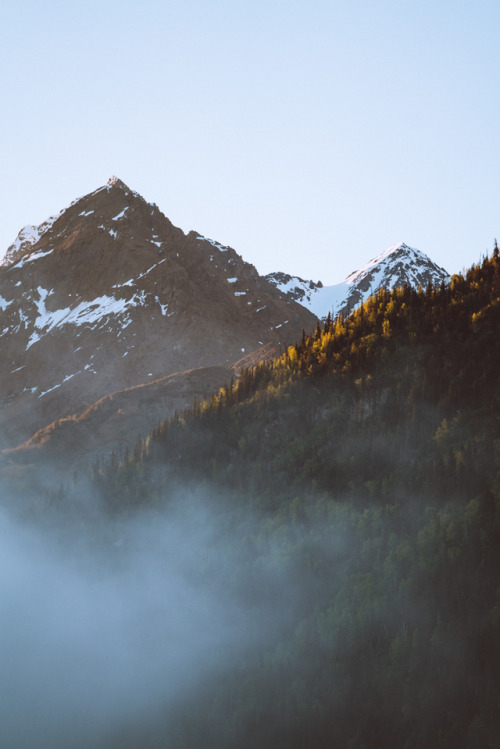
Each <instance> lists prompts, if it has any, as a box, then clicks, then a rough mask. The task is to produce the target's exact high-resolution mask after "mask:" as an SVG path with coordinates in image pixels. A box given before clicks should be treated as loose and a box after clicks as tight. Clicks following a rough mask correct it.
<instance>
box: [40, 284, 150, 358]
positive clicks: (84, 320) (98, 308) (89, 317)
mask: <svg viewBox="0 0 500 749" xmlns="http://www.w3.org/2000/svg"><path fill="white" fill-rule="evenodd" d="M37 291H38V299H37V300H35V305H36V307H37V313H38V314H37V317H36V319H35V321H34V327H35V330H34V332H33V333H32V335H31V337H30V339H29V341H28V344H27V346H26V348H27V349H28V348H30V347H31V346H32V345H33V344H34V343H36V342H37V341H39V340H40V338H41V336H42V335H46V334H47V333H50V331H51V330H53V329H54V328H56V327H60V326H61V325H70V324H72V325H94V324H96V323H100V322H105V321H107V320H108V319H109V318H110V317H111V316H113V317H116V316H118V315H122V316H123V315H124V313H126V311H127V310H128V309H129V308H131V307H135V306H144V304H145V302H146V298H145V292H144V291H141V292H136V293H135V294H134V295H133V297H132V298H131V299H128V300H127V299H116V298H115V297H113V296H107V295H103V296H100V297H96V298H95V299H92V300H91V301H82V302H80V303H79V304H77V305H76V306H74V307H63V308H61V309H55V310H48V309H47V306H46V300H47V299H48V297H50V296H51V294H53V290H50V291H49V290H47V289H43V288H42V287H41V286H39V287H38V289H37ZM129 322H130V320H128V318H127V316H126V315H125V316H124V317H123V320H122V328H124V327H126V326H127V324H128V323H129Z"/></svg>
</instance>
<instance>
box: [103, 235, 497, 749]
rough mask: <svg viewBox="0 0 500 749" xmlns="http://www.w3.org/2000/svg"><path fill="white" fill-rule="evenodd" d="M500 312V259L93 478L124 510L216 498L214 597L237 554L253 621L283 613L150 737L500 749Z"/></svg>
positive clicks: (299, 352) (328, 342)
mask: <svg viewBox="0 0 500 749" xmlns="http://www.w3.org/2000/svg"><path fill="white" fill-rule="evenodd" d="M499 313H500V258H499V253H498V250H497V249H495V252H494V254H493V256H492V257H491V258H489V259H485V260H484V261H483V263H482V264H481V265H480V266H479V265H478V266H475V267H473V268H471V269H470V270H469V271H468V272H467V273H466V274H465V275H463V276H462V275H460V276H453V278H452V281H451V284H450V285H449V286H445V285H444V284H443V285H442V286H441V287H440V288H431V287H429V288H427V289H426V290H419V291H418V292H416V291H413V290H411V289H410V288H400V289H397V290H395V291H393V292H392V293H389V292H386V291H381V292H379V293H378V295H377V296H376V297H373V298H371V299H370V300H369V301H368V302H367V303H365V304H364V305H363V306H362V307H361V308H360V309H359V310H358V311H356V312H355V313H354V314H352V315H351V316H350V317H348V318H347V319H343V318H342V317H340V318H338V319H336V320H334V321H331V320H328V321H327V322H326V324H325V326H324V328H323V329H321V328H320V327H319V326H318V328H317V329H316V331H315V333H314V334H312V335H309V336H308V335H305V334H304V336H303V338H302V340H301V341H299V342H297V343H296V345H295V346H292V347H290V348H289V349H288V351H287V352H286V353H284V354H283V355H282V356H281V357H280V358H279V359H277V360H274V361H271V362H267V363H263V364H260V365H259V366H257V367H256V368H254V369H252V370H245V371H243V372H242V373H241V376H240V378H239V379H238V381H237V382H236V383H230V384H228V385H227V386H226V387H225V388H223V389H222V390H221V391H220V393H219V394H218V395H217V396H214V397H213V398H212V399H211V401H210V402H206V403H195V404H194V406H193V408H192V409H191V410H189V411H188V412H185V413H183V414H181V415H177V416H176V417H175V418H174V419H171V420H169V421H168V422H165V423H164V424H161V425H159V426H158V428H157V429H156V430H155V432H154V433H153V434H152V435H151V436H150V437H149V438H148V439H147V440H145V441H141V440H138V442H137V445H136V449H135V451H134V454H133V455H127V456H126V457H125V458H124V459H123V458H122V459H121V462H119V459H118V458H117V457H116V456H114V457H113V458H112V460H111V461H109V462H108V463H107V464H105V465H103V466H98V465H97V466H95V468H94V470H93V477H94V481H95V483H96V485H97V486H98V487H99V491H100V493H101V496H102V497H103V499H104V501H105V502H106V504H107V506H108V508H109V510H110V511H111V512H112V513H115V512H119V511H123V510H124V509H126V511H128V512H132V511H134V512H136V511H137V510H138V508H140V507H142V506H149V507H151V506H154V507H160V508H161V507H167V508H168V507H169V506H171V505H172V504H175V503H176V502H180V501H182V497H183V496H184V497H185V496H186V495H187V494H189V493H190V492H196V491H198V492H200V491H207V492H210V496H211V497H212V500H211V503H212V511H213V512H214V513H215V514H216V515H217V517H218V518H219V520H220V521H221V522H222V523H223V527H224V529H225V531H226V532H225V533H224V534H221V537H220V538H219V539H218V540H217V539H214V540H213V541H212V542H211V543H212V545H211V544H208V546H207V547H206V548H204V549H203V551H202V552H200V553H201V555H202V558H203V560H204V561H203V565H202V566H203V570H204V574H206V579H207V585H220V584H221V580H220V579H217V574H218V567H217V564H216V563H215V561H214V559H215V556H217V558H220V556H221V555H222V556H223V557H224V558H225V560H226V561H227V560H229V561H230V568H231V573H230V574H229V573H227V572H226V573H225V578H224V580H223V585H224V586H227V589H228V590H229V591H231V592H232V593H235V592H237V594H238V596H240V597H241V599H242V600H243V601H244V602H245V606H246V607H248V612H249V616H250V614H252V615H253V614H255V612H256V611H257V612H260V611H262V612H264V611H266V612H267V614H266V616H269V610H268V609H269V604H270V601H272V602H273V603H274V606H275V611H276V614H278V613H280V612H281V613H283V611H285V610H286V615H284V614H283V618H282V620H280V624H279V625H278V624H276V626H270V627H269V636H268V637H267V638H266V639H265V643H264V644H263V645H262V646H261V647H260V649H257V650H255V649H254V650H252V653H251V654H250V655H249V654H246V655H245V656H241V657H240V658H236V659H235V660H234V661H233V662H231V663H230V664H229V665H226V666H225V667H224V668H223V669H222V668H221V671H222V673H221V674H219V676H218V678H217V679H213V680H210V681H208V682H207V683H206V684H204V685H202V686H200V688H199V691H198V692H197V694H196V695H195V696H194V697H192V698H191V699H189V700H187V701H185V703H184V704H183V706H182V709H180V710H179V709H177V710H176V712H175V714H168V713H167V712H166V713H165V715H166V716H167V717H165V719H164V720H162V719H161V718H159V720H158V725H156V724H155V726H154V729H153V728H151V727H150V729H149V730H150V732H151V733H150V734H148V730H144V732H143V733H141V735H140V739H141V745H142V746H155V747H156V746H168V747H169V748H171V747H186V748H187V747H194V746H201V745H204V746H213V747H234V746H242V747H249V748H250V747H252V749H253V748H254V747H257V746H258V747H269V748H270V749H271V747H273V749H275V748H276V747H283V748H284V747H287V748H290V747H297V749H298V748H299V747H300V748H301V749H302V748H305V747H310V748H313V749H315V748H316V747H318V748H319V747H343V748H344V747H353V748H355V749H362V748H363V747H370V749H373V748H374V747H380V748H381V749H382V748H384V749H387V747H398V749H399V748H401V747H407V748H410V747H411V748H413V747H433V748H434V747H450V748H451V747H453V749H457V748H458V747H470V748H471V749H472V748H473V747H474V748H475V747H479V746H481V747H493V746H496V745H497V741H498V728H499V717H498V716H499V714H500V713H499V710H500V577H499V572H500V514H499V510H500V460H499V459H500V433H499V395H500V392H499V387H498V374H499V372H500V350H499V346H498V335H499V332H500V324H499V322H500V314H499ZM200 487H201V489H200ZM250 517H251V520H249V518H250ZM215 549H217V553H216V554H215V551H214V550H215ZM284 571H286V572H284ZM280 575H283V577H282V578H281V577H280ZM277 580H282V584H281V583H279V582H277ZM290 596H292V599H293V602H292V603H291V602H290ZM263 616H264V614H263ZM153 734H154V736H155V737H156V739H153V738H151V737H152V736H153ZM148 736H149V738H148ZM158 737H161V739H160V741H159V743H155V740H157V739H158ZM167 737H168V740H167ZM136 738H137V737H136ZM148 740H150V741H151V743H149V744H148V743H147V742H148ZM162 741H163V743H161V742H162ZM120 745H121V746H122V745H123V744H120Z"/></svg>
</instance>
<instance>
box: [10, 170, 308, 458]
mask: <svg viewBox="0 0 500 749" xmlns="http://www.w3.org/2000/svg"><path fill="white" fill-rule="evenodd" d="M315 323H316V319H315V317H314V315H313V314H312V313H311V312H310V311H309V310H306V309H304V308H303V307H301V306H300V305H298V304H296V303H295V302H293V301H291V300H290V299H288V298H287V297H286V296H285V295H284V294H282V293H281V292H280V291H279V290H278V289H276V288H275V286H273V285H272V284H270V283H269V282H268V281H267V280H266V279H265V278H263V277H261V276H259V274H258V273H257V271H256V269H255V268H254V267H253V266H252V265H250V264H248V263H246V262H244V260H243V259H242V258H241V257H240V256H239V255H238V254H237V253H236V252H235V251H234V250H233V249H231V248H229V247H224V246H222V245H220V244H219V243H217V242H216V241H214V240H210V239H207V238H205V237H203V236H201V235H200V234H198V233H197V232H194V231H193V232H190V233H189V234H187V235H186V234H184V232H183V231H182V230H181V229H178V228H176V227H175V226H173V224H172V223H171V222H170V221H169V219H168V218H166V216H164V214H163V213H162V212H161V211H160V210H159V208H158V207H157V206H156V205H154V204H151V203H148V202H146V200H144V199H143V198H142V197H141V196H140V195H138V194H137V193H136V192H134V191H133V190H131V189H130V188H128V187H127V185H125V184H124V183H123V182H122V181H121V180H119V179H117V178H115V177H113V178H112V179H110V180H109V182H108V183H107V185H105V186H103V187H100V188H98V189H97V190H95V191H94V192H92V193H90V194H89V195H85V196H84V197H82V198H79V199H78V200H76V201H74V202H73V203H72V204H71V205H70V206H69V207H68V208H66V209H64V210H62V211H61V212H60V213H59V214H58V215H57V216H52V217H51V218H49V219H48V220H47V221H45V222H44V223H43V224H41V225H40V226H38V227H33V226H29V227H25V228H24V229H22V230H21V232H20V233H19V235H18V237H17V239H16V240H15V242H14V243H13V244H12V245H11V247H9V248H8V250H7V253H6V255H5V257H4V259H3V261H2V264H1V266H0V359H1V362H2V367H1V371H0V446H3V447H6V446H14V445H17V444H19V443H20V442H21V441H24V440H26V439H27V438H29V437H30V436H31V435H32V434H33V433H34V432H35V431H36V430H37V429H39V428H41V427H43V426H45V425H47V424H48V423H49V422H52V421H54V420H55V419H59V418H61V417H64V416H67V415H74V414H79V413H81V412H82V411H83V410H85V409H86V408H88V407H89V406H91V405H92V404H93V403H94V402H95V401H97V400H98V399H100V398H102V397H104V396H106V395H108V394H110V393H113V392H115V391H120V390H123V389H124V388H130V387H135V386H137V385H141V384H147V383H149V382H152V381H155V380H158V379H160V378H163V377H166V376H168V375H171V374H173V373H178V372H186V371H192V370H193V369H196V368H199V367H208V368H212V367H221V368H222V369H224V370H225V371H230V369H231V366H232V365H233V364H234V363H235V362H238V361H240V360H242V359H244V358H245V357H248V356H250V357H251V356H252V354H254V356H253V360H254V361H255V360H258V358H259V354H258V352H259V351H262V352H263V353H262V355H265V354H269V352H270V351H278V350H279V346H280V345H283V344H286V343H289V342H293V341H294V340H295V339H297V338H298V337H299V336H300V334H301V332H302V329H303V328H305V329H306V330H309V329H313V327H314V325H315ZM213 372H214V370H211V375H210V377H209V378H208V379H209V381H210V383H209V384H210V386H213ZM191 379H192V376H191ZM195 379H196V378H195ZM202 379H203V378H201V380H202ZM197 381H198V382H200V378H197ZM220 384H223V383H222V382H221V383H220ZM204 387H205V386H204V385H200V388H201V390H200V392H201V393H203V392H204ZM207 387H208V383H207ZM188 391H189V389H188ZM188 391H187V392H186V396H185V399H184V402H185V404H186V405H187V403H188V402H190V401H191V400H192V395H193V394H196V395H199V394H200V392H196V391H195V392H194V393H192V394H190V393H189V392H188ZM159 415H160V414H157V415H156V421H157V419H158V416H159Z"/></svg>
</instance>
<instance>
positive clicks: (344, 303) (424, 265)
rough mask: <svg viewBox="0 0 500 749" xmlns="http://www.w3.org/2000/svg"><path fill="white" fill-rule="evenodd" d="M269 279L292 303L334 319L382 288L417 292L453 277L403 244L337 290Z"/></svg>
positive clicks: (275, 277) (299, 281) (293, 280)
mask: <svg viewBox="0 0 500 749" xmlns="http://www.w3.org/2000/svg"><path fill="white" fill-rule="evenodd" d="M266 278H267V279H268V281H270V282H271V283H272V284H274V285H275V286H277V288H279V289H280V291H282V292H283V293H284V294H286V296H287V297H288V298H289V299H293V300H294V301H297V302H298V303H299V304H302V305H303V306H304V307H307V309H309V310H310V311H311V312H313V313H314V314H315V315H317V316H318V317H320V318H325V317H326V316H327V315H328V314H329V313H330V314H331V315H332V316H333V317H335V316H336V315H338V314H339V313H340V312H342V313H344V314H348V313H349V312H351V311H352V310H353V309H355V308H356V307H358V306H359V305H360V304H362V303H363V302H364V301H366V299H368V297H369V296H371V295H372V294H376V293H377V291H378V290H379V289H381V288H384V289H388V290H390V289H393V288H396V287H398V286H404V285H406V284H408V285H410V286H412V287H413V288H418V287H419V286H423V287H425V286H427V284H428V283H431V284H438V283H440V282H441V281H443V280H444V281H447V280H448V279H449V275H448V273H447V272H446V271H445V270H444V268H440V267H439V266H438V265H436V264H435V263H434V262H433V261H432V260H431V259H430V258H429V257H428V256H427V255H425V253H423V252H421V251H420V250H417V249H415V248H414V247H410V246H409V245H407V244H405V242H399V243H398V244H394V245H392V246H391V247H388V248H387V249H386V250H384V251H383V252H381V253H379V254H378V255H377V256H376V257H374V258H373V259H372V260H369V261H368V263H366V264H365V265H363V266H362V267H361V268H359V270H356V271H354V272H353V273H351V274H350V275H349V276H347V278H346V279H345V281H343V282H342V283H338V284H335V285H333V286H322V285H321V283H319V282H318V283H313V282H312V281H304V280H303V279H301V278H298V277H290V276H285V275H284V274H282V273H281V274H280V273H271V274H269V275H268V276H266Z"/></svg>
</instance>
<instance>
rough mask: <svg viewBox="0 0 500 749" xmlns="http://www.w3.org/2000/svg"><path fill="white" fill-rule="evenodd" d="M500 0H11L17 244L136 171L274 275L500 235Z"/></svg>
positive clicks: (6, 97) (10, 233) (2, 34)
mask: <svg viewBox="0 0 500 749" xmlns="http://www.w3.org/2000/svg"><path fill="white" fill-rule="evenodd" d="M499 38H500V2H498V0H494V1H493V0H476V2H461V1H460V0H454V2H451V0H448V1H447V2H443V0H434V1H432V2H431V1H430V0H420V1H418V2H417V1H412V2H410V1H409V0H408V1H406V2H405V1H404V0H400V1H399V2H396V1H390V0H380V1H377V2H369V1H368V0H350V1H348V0H331V1H330V2H326V1H323V0H309V2H307V3H306V2H294V1H293V0H288V2H284V1H282V0H267V2H263V1H261V0H253V1H252V2H250V1H249V0H247V2H239V0H232V2H230V1H226V2H224V1H223V0H205V2H201V0H184V1H183V2H180V1H179V0H173V1H169V0H166V1H165V2H161V1H160V0H143V2H142V3H141V4H139V3H137V2H130V1H129V0H121V1H120V2H117V1H116V0H100V1H99V2H97V0H86V2H81V1H80V0H73V1H72V2H67V0H66V1H64V2H63V1H62V0H61V1H56V0H46V1H45V0H38V2H36V1H35V0H24V1H23V0H0V64H1V71H2V74H1V76H0V102H1V107H2V117H1V120H0V165H1V170H2V173H1V176H2V179H1V183H0V184H1V191H0V198H1V199H0V256H2V255H3V254H4V252H5V250H6V249H7V247H8V246H9V244H11V243H12V241H13V240H14V239H15V237H16V235H17V233H18V231H19V230H20V229H21V228H22V226H24V225H26V224H38V223H40V222H42V221H43V220H44V219H45V218H47V217H48V216H50V215H52V214H54V213H57V212H58V211H59V210H60V209H61V208H64V207H66V206H67V205H68V204H69V203H70V202H71V201H72V200H74V199H75V198H77V197H79V196H81V195H83V194H85V193H87V192H90V191H92V190H94V189H96V188H97V187H99V186H100V185H102V184H104V183H105V182H106V181H107V180H108V178H109V177H110V176H111V175H116V176H118V177H119V178H120V179H122V180H123V181H124V182H126V183H127V184H128V185H129V186H130V187H131V188H132V189H134V190H137V191H138V192H139V193H141V195H143V196H144V197H145V198H146V200H148V201H150V202H155V203H156V204H157V205H158V206H159V207H160V209H161V210H162V211H163V212H164V213H165V214H166V215H167V216H168V217H169V219H170V220H171V221H172V222H173V223H174V224H175V225H176V226H180V227H181V228H182V229H183V230H184V231H186V232H187V231H189V230H191V229H195V230H197V231H199V232H200V233H201V234H203V235H205V236H208V237H210V238H213V239H216V240H217V241H219V242H221V243H223V244H229V245H231V246H232V247H234V249H235V250H236V251H237V252H238V253H239V254H241V255H242V256H243V257H244V259H245V260H247V261H249V262H252V263H253V264H254V265H256V267H257V269H258V270H259V271H260V272H261V273H268V272H270V271H273V270H282V271H286V272H288V273H291V274H297V275H300V276H302V277H304V278H312V279H313V280H318V279H321V280H322V281H323V283H325V284H331V283H336V282H339V281H341V280H343V279H344V278H345V276H346V275H348V273H350V272H351V271H353V270H355V269H356V268H358V267H360V266H361V265H363V264H364V263H365V262H366V261H367V260H369V259H370V258H372V257H374V256H375V255H377V254H378V253H379V252H381V251H382V250H384V249H386V248H387V247H388V246H390V245H393V244H395V243H397V242H399V241H405V242H406V243H407V244H409V245H411V246H413V247H417V248H418V249H420V250H422V251H424V252H426V253H427V254H428V255H430V257H431V258H432V259H433V260H434V261H435V262H437V263H438V264H440V265H442V266H444V267H445V268H446V269H447V270H448V271H449V272H450V273H454V272H458V271H460V270H462V269H463V268H464V267H468V266H469V265H471V264H472V263H475V262H477V261H478V260H479V259H480V257H481V256H482V255H483V254H485V253H487V252H491V250H492V248H493V242H494V238H495V237H497V236H498V239H499V241H500V213H499V208H500V186H499V180H498V172H499V162H500V148H499V146H500V127H499V124H500V116H499V115H500V101H499V98H500V97H499V94H500V62H499V55H498V51H497V46H498V40H499Z"/></svg>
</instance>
